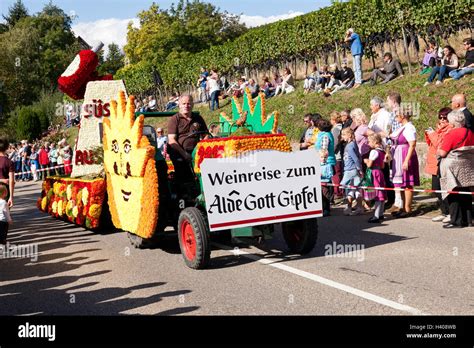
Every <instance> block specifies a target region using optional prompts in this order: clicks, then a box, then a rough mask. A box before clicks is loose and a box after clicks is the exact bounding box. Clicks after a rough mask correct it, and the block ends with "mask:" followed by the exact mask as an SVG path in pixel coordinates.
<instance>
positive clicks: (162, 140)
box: [156, 135, 168, 152]
mask: <svg viewBox="0 0 474 348" xmlns="http://www.w3.org/2000/svg"><path fill="white" fill-rule="evenodd" d="M166 142H168V137H167V136H166V135H163V136H161V137H157V138H156V147H157V148H158V150H160V151H161V152H163V147H164V146H165V144H166Z"/></svg>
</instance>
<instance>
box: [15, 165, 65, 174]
mask: <svg viewBox="0 0 474 348" xmlns="http://www.w3.org/2000/svg"><path fill="white" fill-rule="evenodd" d="M63 167H65V165H64V164H61V165H59V166H54V167H48V168H43V169H36V170H35V173H38V172H44V171H47V170H51V169H57V168H63ZM25 174H33V172H32V171H31V170H30V171H28V172H20V173H15V176H19V175H25Z"/></svg>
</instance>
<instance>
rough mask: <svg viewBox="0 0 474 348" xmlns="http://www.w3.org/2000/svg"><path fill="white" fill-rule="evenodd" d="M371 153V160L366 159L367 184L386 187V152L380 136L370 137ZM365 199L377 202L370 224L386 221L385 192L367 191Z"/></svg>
mask: <svg viewBox="0 0 474 348" xmlns="http://www.w3.org/2000/svg"><path fill="white" fill-rule="evenodd" d="M368 140H369V146H370V147H371V149H372V150H371V151H370V153H369V158H366V159H364V163H365V164H366V165H367V172H366V175H365V179H366V180H365V184H366V185H367V186H373V187H385V180H384V176H383V167H384V165H385V161H384V160H385V150H384V147H383V141H382V137H381V136H380V135H379V134H375V133H373V134H370V135H369V136H368ZM365 199H366V200H374V201H375V212H374V216H373V217H371V218H370V219H369V222H370V223H379V222H380V221H381V220H383V219H384V216H383V213H384V206H385V200H386V199H387V193H386V192H385V191H383V190H370V189H367V190H365Z"/></svg>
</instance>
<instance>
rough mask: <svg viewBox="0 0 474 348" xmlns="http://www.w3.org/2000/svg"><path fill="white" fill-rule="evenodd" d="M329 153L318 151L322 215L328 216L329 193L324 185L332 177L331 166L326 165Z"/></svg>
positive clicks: (329, 209) (329, 207) (329, 205)
mask: <svg viewBox="0 0 474 348" xmlns="http://www.w3.org/2000/svg"><path fill="white" fill-rule="evenodd" d="M328 157H329V151H328V150H326V149H320V150H319V160H320V162H321V183H323V186H322V191H323V215H324V216H329V215H330V214H331V197H330V196H331V191H332V190H330V187H328V186H325V185H324V183H326V184H330V183H331V179H332V176H333V175H334V170H333V165H332V164H330V163H328Z"/></svg>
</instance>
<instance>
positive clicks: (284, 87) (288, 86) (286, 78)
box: [275, 68, 295, 96]
mask: <svg viewBox="0 0 474 348" xmlns="http://www.w3.org/2000/svg"><path fill="white" fill-rule="evenodd" d="M294 90H295V80H294V79H293V75H291V70H290V68H285V71H284V73H283V81H282V83H281V85H279V86H277V88H276V90H275V96H277V95H282V94H283V93H286V94H288V93H291V92H294Z"/></svg>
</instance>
